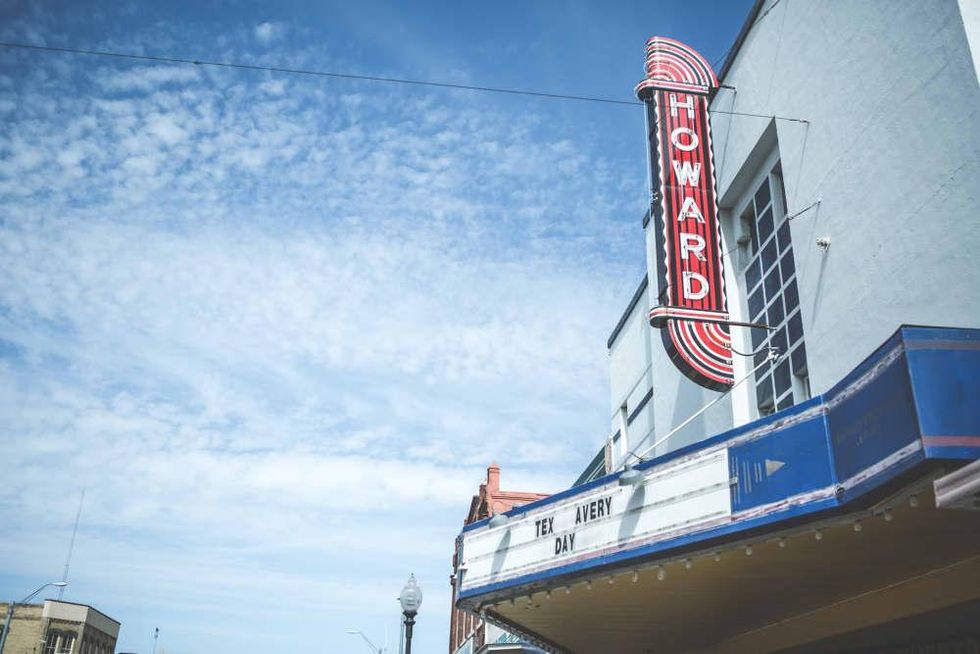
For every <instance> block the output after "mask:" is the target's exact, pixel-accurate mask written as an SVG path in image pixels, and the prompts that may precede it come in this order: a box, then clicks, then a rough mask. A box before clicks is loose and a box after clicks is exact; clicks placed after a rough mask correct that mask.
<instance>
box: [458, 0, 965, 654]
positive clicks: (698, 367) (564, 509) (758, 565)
mask: <svg viewBox="0 0 980 654" xmlns="http://www.w3.org/2000/svg"><path fill="white" fill-rule="evenodd" d="M978 13H980V12H978V10H977V9H976V8H975V6H974V5H972V4H971V3H968V2H965V1H959V2H958V1H957V0H937V1H935V2H929V3H921V2H912V1H898V2H896V1H894V0H866V1H863V2H809V3H805V2H795V1H791V0H775V1H774V0H761V1H759V2H757V3H756V4H755V6H754V7H753V8H752V10H751V11H750V13H749V15H748V16H747V18H746V21H745V24H744V26H743V28H742V30H741V32H740V34H739V36H738V38H737V40H736V42H735V43H734V44H733V47H732V49H731V52H730V53H729V55H728V57H727V59H726V61H725V62H724V65H723V66H722V68H721V70H720V71H717V74H716V72H715V71H713V70H712V68H711V66H710V65H709V64H708V63H707V62H706V61H705V60H704V58H703V57H702V56H701V55H699V54H698V53H697V52H696V51H695V50H694V49H692V48H691V47H689V46H687V45H685V44H683V43H679V42H677V41H675V40H672V39H671V38H669V37H668V36H667V35H665V36H662V37H654V38H652V39H651V40H650V41H649V42H648V44H647V49H646V60H645V67H644V74H643V76H642V78H641V80H640V83H639V84H638V85H637V87H636V89H635V90H636V94H637V97H638V98H639V99H640V100H642V101H643V103H644V106H643V108H641V109H640V111H643V112H645V114H646V132H645V134H644V136H645V137H646V139H647V143H648V144H649V155H650V156H649V162H648V167H649V171H650V176H649V179H650V204H649V207H648V208H647V209H646V211H642V209H641V211H638V213H642V226H643V234H644V238H645V241H646V251H647V274H646V275H645V276H644V277H643V279H641V280H639V284H638V287H637V290H636V293H635V294H634V296H633V297H632V298H631V299H630V301H629V302H628V303H627V305H626V307H625V310H624V312H623V314H622V316H621V317H620V319H619V320H618V323H616V325H615V328H614V329H613V331H612V333H611V335H610V338H609V341H608V343H607V346H608V348H609V355H610V384H611V389H610V390H611V400H612V401H611V411H610V419H611V420H610V429H609V434H608V436H607V437H605V438H604V439H603V441H604V442H602V443H601V444H599V443H597V450H598V451H593V452H583V467H584V468H585V469H584V471H583V474H582V475H581V477H580V478H579V479H578V480H577V481H576V482H575V484H573V485H572V486H571V487H570V488H569V489H568V490H565V491H563V492H560V493H557V494H555V495H553V496H550V497H547V498H542V499H539V500H536V501H532V502H529V503H527V504H523V505H520V506H515V507H514V508H511V509H509V510H507V511H505V512H504V513H503V514H502V515H503V516H504V517H502V518H498V519H497V520H495V521H494V523H493V524H491V522H490V520H488V519H486V518H481V519H478V520H476V521H474V522H472V523H470V524H467V525H466V526H465V527H464V529H463V531H462V533H461V535H460V537H459V541H458V548H457V565H456V570H455V576H454V589H455V598H456V606H457V607H458V608H459V609H460V610H461V611H463V612H468V613H469V614H471V615H473V616H479V617H480V618H481V619H482V620H483V621H485V622H486V623H489V624H495V625H498V626H500V627H501V628H505V629H507V630H508V631H509V632H511V633H514V634H518V635H520V636H521V637H523V638H525V639H526V640H527V641H528V642H533V643H535V645H536V646H538V647H540V648H542V649H545V650H547V651H553V652H575V653H582V654H584V653H589V652H622V653H627V654H628V653H632V652H636V653H637V654H640V653H646V652H752V653H756V652H783V651H793V652H832V651H834V652H836V651H853V652H888V653H891V652H920V651H921V652H927V651H928V652H947V651H948V652H957V651H976V650H977V649H978V648H980V627H978V625H980V621H978V620H977V618H978V617H980V512H978V511H977V510H978V509H980V463H977V459H978V458H980V290H978V289H980V259H978V254H977V253H978V252H980V220H978V212H977V211H978V210H977V206H978V201H980V86H978V76H977V70H978V65H980V15H978ZM638 62H639V58H638ZM638 137H639V134H638ZM613 322H616V321H615V319H613V320H611V323H613ZM590 461H591V462H590ZM970 648H972V649H970Z"/></svg>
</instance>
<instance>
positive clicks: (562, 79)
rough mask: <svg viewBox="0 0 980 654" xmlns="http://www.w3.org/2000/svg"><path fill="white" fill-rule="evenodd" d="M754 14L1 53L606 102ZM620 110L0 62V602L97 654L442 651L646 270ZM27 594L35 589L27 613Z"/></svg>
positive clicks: (453, 19) (65, 24)
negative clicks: (110, 630) (52, 584)
mask: <svg viewBox="0 0 980 654" xmlns="http://www.w3.org/2000/svg"><path fill="white" fill-rule="evenodd" d="M750 4H751V2H750V0H738V1H718V2H685V3H677V2H660V1H657V2H650V1H647V2H635V3H630V2H623V3H616V4H611V3H586V2H578V3H569V4H567V5H560V4H558V3H555V2H537V3H527V2H498V3H436V2H416V3H410V4H409V3H390V4H383V3H371V2H364V3H353V2H337V3H331V2H294V3H285V2H284V3H275V4H270V3H253V2H246V1H228V2H171V3H166V2H153V3H150V2H146V3H130V4H126V3H122V2H105V3H100V2H91V3H90V2H86V3H78V2H65V3H55V2H17V1H14V2H11V1H10V0H0V40H2V41H4V42H18V43H29V44H40V45H48V46H55V47H70V48H89V49H97V50H107V51H115V52H125V53H138V54H148V55H160V56H170V57H179V58H187V59H202V60H210V61H231V62H241V63H248V64H257V65H266V66H276V67H290V68H305V69H316V70H327V71H337V72H347V73H355V74H364V75H375V76H386V77H398V78H411V79H421V80H436V81H444V82H450V83H457V84H470V85H480V86H495V87H515V88H523V89H534V90H540V91H545V92H550V93H566V94H574V95H589V96H601V97H608V98H615V99H620V100H629V99H631V90H632V87H633V85H634V84H635V83H636V82H638V81H639V80H640V78H641V76H642V67H643V47H644V42H645V40H646V38H647V37H649V36H652V35H654V34H660V35H664V36H670V37H673V38H677V39H679V40H682V41H684V42H687V43H688V44H690V45H692V46H693V47H695V48H696V49H698V50H699V51H700V52H702V53H703V54H704V55H705V57H706V58H707V59H708V60H709V61H712V62H716V63H717V62H719V61H720V60H721V58H722V57H723V56H724V55H725V53H726V52H727V50H728V49H729V47H730V46H731V43H732V41H733V40H734V38H735V35H736V34H737V32H738V30H739V28H740V27H741V24H742V21H743V20H744V18H745V15H746V14H747V12H748V9H749V5H750ZM643 141H644V125H643V115H642V111H641V109H640V108H639V107H636V106H626V105H616V104H608V103H586V102H578V101H571V100H554V99H544V98H533V97H527V96H515V95H501V94H490V93H478V92H472V91H462V90H447V89H439V88H432V87H424V86H406V85H395V84H384V83H377V82H366V81H356V80H341V79H331V78H323V77H308V76H297V75H290V74H284V73H271V72H256V71H243V70H232V69H227V68H213V67H207V66H193V65H179V64H156V63H148V62H145V61H144V62H140V61H133V60H122V59H112V58H105V57H91V56H82V55H70V54H55V53H47V52H38V51H27V50H17V49H11V48H5V47H0V480H2V482H3V483H0V525H3V528H2V529H0V597H2V598H4V599H5V600H6V599H20V598H22V597H23V596H25V595H27V594H28V593H29V592H30V591H31V590H33V589H34V588H36V587H37V586H38V585H40V584H41V583H44V582H46V581H53V580H56V579H59V578H61V575H62V572H63V566H64V564H65V558H66V555H67V553H68V545H69V541H70V539H71V533H72V524H73V521H74V518H75V513H76V511H77V509H78V506H79V500H80V497H81V494H82V493H83V491H84V494H85V495H84V504H83V507H82V513H81V521H80V526H79V529H78V534H77V539H76V542H75V548H74V554H73V558H72V562H71V571H70V586H69V587H68V589H67V591H66V592H65V596H64V599H65V600H68V601H74V602H81V603H86V604H90V605H93V606H95V607H97V608H98V609H100V610H101V611H103V612H104V613H106V614H108V615H109V616H111V617H113V618H115V619H116V620H119V621H120V622H121V623H122V629H121V633H120V637H119V643H118V647H117V651H120V652H141V653H148V652H150V651H151V649H152V647H153V641H152V633H153V629H154V628H155V627H159V629H160V639H159V644H158V649H157V651H158V652H160V653H164V652H165V653H167V654H190V653H197V652H236V653H237V654H251V653H253V652H255V653H257V652H277V651H286V650H294V651H295V650H297V649H299V648H302V651H309V652H351V653H356V652H367V651H369V650H368V649H367V646H366V645H365V644H364V643H363V642H362V641H361V640H360V639H358V638H357V637H355V636H351V635H349V634H347V633H346V630H348V629H356V630H362V631H364V632H365V633H366V634H367V635H368V637H369V638H371V639H372V640H373V641H374V642H375V643H376V644H377V645H379V646H383V645H385V644H387V647H388V648H389V650H390V651H396V650H397V629H398V620H399V608H398V603H397V601H396V597H397V595H398V592H399V590H400V589H401V587H402V585H403V584H404V583H405V581H406V579H407V577H408V575H409V573H410V572H414V573H415V574H416V576H417V577H418V579H419V582H420V585H421V586H422V589H423V593H424V599H423V604H422V608H421V611H420V614H419V616H418V623H417V626H416V630H415V636H416V637H415V641H414V644H415V650H414V651H416V652H422V653H428V652H440V651H444V650H445V649H446V647H447V642H448V626H449V606H450V587H449V575H450V573H451V557H452V551H453V539H454V537H455V535H456V534H457V533H458V532H459V530H460V527H461V526H462V521H463V519H464V518H465V516H466V512H467V509H468V507H469V501H470V497H471V496H472V495H473V494H474V493H476V492H477V490H478V487H479V484H480V482H481V480H482V479H484V478H485V474H486V467H487V466H488V465H489V464H490V463H491V462H493V461H496V462H497V463H499V464H500V466H501V468H502V484H503V486H504V487H506V488H509V489H513V490H527V491H539V492H554V491H557V490H560V489H562V488H567V487H568V486H569V485H570V484H571V483H572V481H573V480H574V479H575V478H576V477H577V475H578V474H579V473H580V472H581V471H582V469H584V468H585V466H586V465H587V464H588V462H589V460H590V459H591V458H592V456H593V455H594V453H595V452H596V451H597V450H598V448H599V447H600V446H601V444H602V443H603V442H604V440H605V437H606V431H607V429H608V426H609V415H610V409H609V391H608V372H607V354H606V349H605V341H606V338H607V337H608V335H609V333H610V331H611V330H612V328H613V327H614V326H615V324H616V321H617V320H618V318H619V315H620V313H621V312H622V310H623V309H624V308H625V305H626V303H627V302H628V300H629V298H630V296H631V295H632V292H633V290H634V289H635V287H636V285H637V284H638V283H639V281H640V279H641V278H642V276H643V274H644V272H645V262H644V252H643V236H642V226H641V218H642V215H643V211H644V208H645V204H644V203H645V201H646V192H645V188H646V186H645V177H646V153H645V152H644V149H643ZM45 596H46V597H53V596H54V593H53V592H52V591H51V590H48V591H46V592H45V593H44V594H43V595H42V597H45Z"/></svg>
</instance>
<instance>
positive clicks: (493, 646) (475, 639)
mask: <svg viewBox="0 0 980 654" xmlns="http://www.w3.org/2000/svg"><path fill="white" fill-rule="evenodd" d="M544 497H547V495H544V494H541V493H526V492H519V491H507V490H500V466H498V465H497V464H496V463H493V464H491V465H490V467H489V468H487V480H486V481H485V482H484V483H482V484H480V491H479V493H477V494H476V495H474V496H473V499H472V500H471V501H470V510H469V512H468V513H467V514H466V520H464V521H463V524H464V525H468V524H470V523H473V522H476V521H478V520H483V519H484V518H489V517H492V516H493V515H496V514H497V513H503V512H504V511H509V510H510V509H512V508H514V507H515V506H521V505H523V504H527V503H528V502H533V501H535V500H539V499H542V498H544ZM457 557H458V550H457V554H455V555H453V569H454V570H455V569H456V568H457V565H456V564H457ZM449 583H450V585H452V587H453V609H452V615H451V616H450V622H449V652H450V654H457V653H459V654H475V653H477V652H537V651H539V650H537V649H535V648H532V647H530V646H528V645H527V644H525V643H524V642H523V641H521V639H519V638H516V637H514V636H513V635H512V634H509V633H508V632H506V631H504V630H503V629H500V628H498V627H496V626H494V625H492V624H486V623H485V622H484V621H483V620H481V619H480V618H479V617H477V616H476V615H474V614H473V613H470V612H467V611H461V610H459V609H457V608H455V606H456V599H457V597H456V587H457V584H456V575H455V574H454V575H452V576H451V577H450V578H449Z"/></svg>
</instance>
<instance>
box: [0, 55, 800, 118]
mask: <svg viewBox="0 0 980 654" xmlns="http://www.w3.org/2000/svg"><path fill="white" fill-rule="evenodd" d="M0 47H4V48H18V49H22V50H36V51H42V52H59V53H63V54H79V55H87V56H95V57H111V58H114V59H128V60H135V61H151V62H154V63H158V64H184V65H190V66H212V67H215V68H232V69H236V70H252V71H262V72H269V73H286V74H289V75H307V76H312V77H330V78H335V79H353V80H360V81H364V82H385V83H388V84H408V85H412V86H431V87H436V88H443V89H456V90H463V91H481V92H485V93H506V94H509V95H524V96H531V97H537V98H548V99H551V100H577V101H580V102H602V103H605V104H617V105H629V106H642V105H643V103H642V102H639V101H638V100H617V99H615V98H602V97H597V96H590V95H568V94H565V93H549V92H547V91H532V90H529V89H515V88H506V87H500V86H477V85H473V84H455V83H452V82H433V81H429V80H417V79H407V78H403V77H381V76H378V75H360V74H357V73H338V72H335V71H327V70H310V69H306V68H284V67H281V66H260V65H258V64H243V63H237V62H230V61H209V60H206V59H187V58H184V57H164V56H155V55H141V54H133V53H128V52H113V51H110V50H87V49H83V48H61V47H57V46H51V45H33V44H29V43H13V42H9V41H7V42H4V41H0ZM709 111H711V113H717V114H727V115H731V116H749V117H755V118H770V119H771V118H776V119H779V120H790V121H794V122H799V123H806V122H809V121H806V120H804V119H802V118H786V117H783V116H773V115H770V114H754V113H745V112H739V111H722V110H720V109H710V110H709Z"/></svg>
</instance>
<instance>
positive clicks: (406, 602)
mask: <svg viewBox="0 0 980 654" xmlns="http://www.w3.org/2000/svg"><path fill="white" fill-rule="evenodd" d="M398 601H399V602H401V605H402V615H404V616H405V654H412V627H413V626H414V625H415V615H416V614H417V613H418V612H419V607H420V606H422V589H421V588H419V585H418V584H417V583H416V582H415V574H414V573H413V574H411V575H409V577H408V583H406V584H405V587H404V588H402V592H401V595H399V596H398ZM0 654H3V653H2V652H0Z"/></svg>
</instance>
